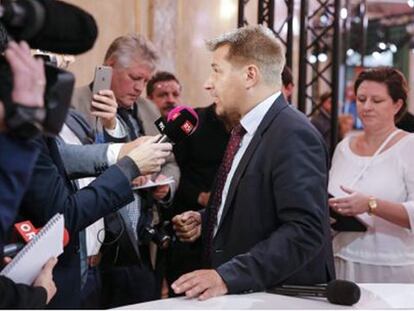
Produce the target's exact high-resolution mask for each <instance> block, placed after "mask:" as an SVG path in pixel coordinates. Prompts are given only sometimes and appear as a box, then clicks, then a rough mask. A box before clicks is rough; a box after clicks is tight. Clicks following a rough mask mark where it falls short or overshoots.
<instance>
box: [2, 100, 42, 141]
mask: <svg viewBox="0 0 414 311" xmlns="http://www.w3.org/2000/svg"><path fill="white" fill-rule="evenodd" d="M4 106H5V123H6V126H7V128H8V130H9V132H10V133H11V134H12V135H14V136H16V137H18V138H22V139H30V138H33V137H35V136H37V135H38V134H39V133H40V132H41V131H42V128H43V126H42V124H43V122H44V121H45V119H46V110H45V109H44V108H41V107H27V106H24V105H22V104H19V103H12V102H9V103H7V104H5V105H4Z"/></svg>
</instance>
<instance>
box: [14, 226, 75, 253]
mask: <svg viewBox="0 0 414 311" xmlns="http://www.w3.org/2000/svg"><path fill="white" fill-rule="evenodd" d="M14 229H15V232H16V233H17V236H18V237H19V239H20V240H22V241H23V242H24V243H28V242H30V240H31V239H33V238H34V237H35V236H36V234H37V233H38V232H39V231H40V230H41V229H42V228H39V229H37V228H36V227H35V226H33V224H32V222H31V221H30V220H26V221H21V222H18V223H15V224H14ZM68 243H69V232H68V230H66V228H64V229H63V246H64V247H65V246H66V245H68ZM6 246H7V245H6Z"/></svg>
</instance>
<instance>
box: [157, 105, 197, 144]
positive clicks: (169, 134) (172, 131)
mask: <svg viewBox="0 0 414 311" xmlns="http://www.w3.org/2000/svg"><path fill="white" fill-rule="evenodd" d="M155 125H156V126H157V128H158V129H159V130H160V132H161V133H162V134H163V135H162V136H161V137H160V139H159V140H158V141H157V143H164V142H172V143H178V142H180V141H182V140H183V139H185V138H187V137H188V136H190V135H192V134H193V133H194V132H195V131H196V129H197V126H198V115H197V113H196V112H195V111H194V109H193V108H191V107H187V106H178V107H175V108H174V109H173V110H171V111H170V112H169V113H168V116H167V123H165V124H164V122H163V121H162V118H160V119H158V120H157V121H155Z"/></svg>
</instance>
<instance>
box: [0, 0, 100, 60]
mask: <svg viewBox="0 0 414 311" xmlns="http://www.w3.org/2000/svg"><path fill="white" fill-rule="evenodd" d="M0 21H1V22H2V23H3V25H4V26H5V28H6V30H7V32H8V33H9V35H11V36H12V37H13V39H15V40H17V41H20V40H26V41H27V42H28V43H29V45H30V47H31V48H36V49H40V50H45V51H49V52H54V53H61V54H81V53H84V52H86V51H88V50H89V49H91V48H92V47H93V45H94V43H95V40H96V37H97V35H98V29H97V26H96V22H95V20H94V18H93V17H92V15H90V14H89V13H87V12H85V11H83V10H82V9H80V8H78V7H76V6H74V5H70V4H68V3H65V2H61V1H57V0H16V1H10V0H7V1H3V3H2V5H0Z"/></svg>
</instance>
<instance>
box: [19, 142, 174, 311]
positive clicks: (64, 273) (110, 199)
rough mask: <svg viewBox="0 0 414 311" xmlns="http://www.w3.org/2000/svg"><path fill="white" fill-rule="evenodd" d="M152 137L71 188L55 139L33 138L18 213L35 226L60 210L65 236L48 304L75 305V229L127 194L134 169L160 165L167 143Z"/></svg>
mask: <svg viewBox="0 0 414 311" xmlns="http://www.w3.org/2000/svg"><path fill="white" fill-rule="evenodd" d="M155 140H156V138H152V139H150V140H148V141H147V142H145V143H142V144H141V145H139V146H138V147H137V148H136V149H133V150H132V151H131V152H129V153H128V155H127V156H125V157H123V158H122V159H120V160H119V161H118V162H117V164H115V165H112V166H111V167H109V168H108V169H107V170H106V171H105V172H103V173H102V174H101V175H100V176H99V177H98V178H96V179H95V181H93V182H92V183H91V184H90V185H88V186H86V187H85V188H82V189H81V190H79V191H76V192H75V191H74V190H73V188H72V185H71V183H70V181H69V179H68V176H67V175H66V172H65V168H64V166H63V163H62V161H61V158H60V154H59V152H58V149H57V146H56V142H55V141H54V139H51V138H46V139H45V138H43V139H38V140H36V143H37V144H38V145H39V148H40V149H41V153H40V155H39V159H38V161H37V163H36V165H35V168H34V171H33V177H32V182H31V184H30V186H29V188H28V190H27V192H26V194H25V196H24V198H23V201H22V205H21V210H20V213H19V214H20V217H21V218H22V219H30V220H31V221H32V222H33V224H34V225H35V226H42V225H44V224H45V223H46V222H47V220H48V219H49V218H51V217H52V216H53V215H54V214H55V213H57V212H60V213H63V214H64V216H65V227H66V228H67V229H68V231H69V233H70V236H71V242H70V243H69V245H68V246H66V248H65V251H64V253H63V255H61V257H59V263H58V265H57V266H56V268H55V270H54V277H55V281H56V285H57V294H56V296H55V297H54V298H53V299H52V301H51V303H50V307H52V308H79V307H80V267H79V260H80V259H79V239H78V234H77V233H78V232H79V231H80V230H83V229H85V228H86V227H87V226H89V225H90V224H92V223H93V222H95V221H96V220H98V219H99V218H101V217H103V216H105V215H106V214H109V213H112V212H114V211H116V210H118V209H119V208H121V207H123V206H124V205H125V204H127V203H129V202H131V201H132V200H133V192H132V189H131V185H130V183H131V181H132V180H133V179H134V178H135V177H137V176H138V175H146V174H153V173H156V172H158V171H159V170H160V167H161V165H162V164H163V162H164V160H163V159H164V158H165V157H166V156H168V155H169V154H170V152H171V149H172V146H171V144H168V143H164V144H156V143H155Z"/></svg>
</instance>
